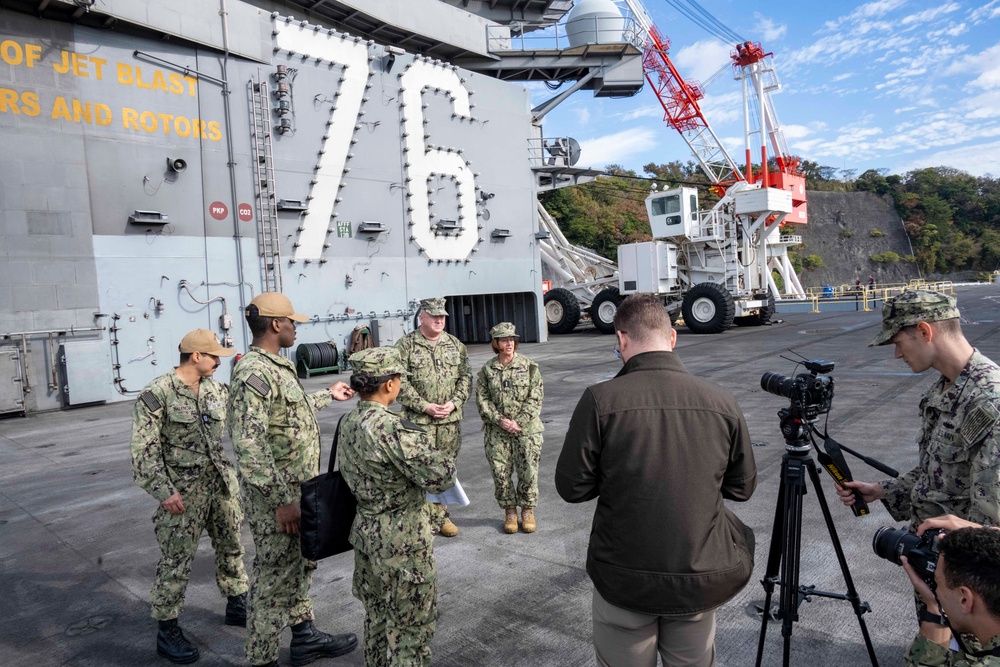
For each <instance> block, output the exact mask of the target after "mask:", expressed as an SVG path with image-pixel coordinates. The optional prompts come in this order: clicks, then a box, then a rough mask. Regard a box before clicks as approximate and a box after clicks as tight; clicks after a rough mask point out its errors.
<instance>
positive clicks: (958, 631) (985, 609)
mask: <svg viewBox="0 0 1000 667" xmlns="http://www.w3.org/2000/svg"><path fill="white" fill-rule="evenodd" d="M940 529H945V530H948V531H950V532H947V533H944V534H943V535H941V536H940V537H931V536H932V535H933V534H934V533H936V532H938V530H940ZM880 533H881V531H880ZM917 535H918V537H925V536H927V537H930V539H922V540H920V541H919V544H918V545H917V546H914V548H913V549H912V550H909V557H908V556H907V555H900V560H901V561H902V565H903V568H904V569H905V570H906V574H907V576H909V578H910V581H911V582H912V584H913V588H914V590H915V591H916V592H917V594H918V595H919V596H920V597H921V598H922V599H923V602H924V604H925V605H926V612H925V613H924V614H923V615H922V617H921V622H920V634H919V635H917V637H916V639H915V640H914V641H913V643H912V644H911V645H910V648H909V650H908V651H907V654H906V664H907V665H915V666H918V667H931V666H936V665H952V666H962V667H966V666H968V667H979V666H981V667H998V666H1000V530H996V529H994V528H984V527H982V526H979V525H978V524H975V523H972V522H970V521H965V520H964V519H959V518H958V517H955V516H952V515H946V516H944V517H938V518H936V519H929V520H927V521H925V522H924V523H922V524H921V525H920V526H919V528H918V529H917ZM910 539H911V540H916V539H917V538H913V537H912V536H911V537H910ZM877 540H878V537H876V541H877ZM922 547H927V548H926V549H922ZM901 551H902V552H903V553H906V552H907V550H905V549H903V550H901ZM933 554H936V555H937V559H936V562H935V561H934V560H933V558H932V557H931V558H928V557H927V556H928V555H933Z"/></svg>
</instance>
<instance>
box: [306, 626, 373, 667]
mask: <svg viewBox="0 0 1000 667" xmlns="http://www.w3.org/2000/svg"><path fill="white" fill-rule="evenodd" d="M357 646H358V638H357V636H356V635H354V633H352V632H348V633H347V634H346V635H328V634H327V633H325V632H320V631H319V630H317V629H316V628H315V627H314V626H313V622H312V621H302V622H301V623H298V624H296V625H293V626H292V665H294V667H301V665H308V664H309V663H310V662H312V661H313V660H319V659H320V658H336V657H337V656H338V655H344V654H345V653H350V652H351V651H353V650H354V649H355V648H357Z"/></svg>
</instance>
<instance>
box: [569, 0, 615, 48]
mask: <svg viewBox="0 0 1000 667" xmlns="http://www.w3.org/2000/svg"><path fill="white" fill-rule="evenodd" d="M624 27H625V19H624V18H622V13H621V10H620V9H618V6H617V5H615V3H614V2H612V0H576V2H575V3H573V9H571V10H569V13H568V14H567V15H566V37H567V38H569V45H570V46H584V45H585V44H617V43H619V42H621V41H622V30H623V29H624Z"/></svg>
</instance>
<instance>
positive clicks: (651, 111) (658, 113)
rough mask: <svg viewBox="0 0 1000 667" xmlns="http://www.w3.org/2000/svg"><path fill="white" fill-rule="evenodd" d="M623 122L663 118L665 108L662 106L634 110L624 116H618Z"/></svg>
mask: <svg viewBox="0 0 1000 667" xmlns="http://www.w3.org/2000/svg"><path fill="white" fill-rule="evenodd" d="M618 115H619V116H620V117H621V119H622V121H624V122H628V121H630V120H637V119H639V118H663V107H661V106H660V105H656V106H653V105H647V106H642V107H638V108H635V109H632V110H631V111H629V112H627V113H623V114H618Z"/></svg>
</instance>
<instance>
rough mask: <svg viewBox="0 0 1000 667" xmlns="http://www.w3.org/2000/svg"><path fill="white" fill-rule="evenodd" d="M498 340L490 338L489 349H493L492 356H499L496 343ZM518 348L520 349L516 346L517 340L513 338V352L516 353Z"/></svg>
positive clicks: (498, 348) (498, 345) (498, 347)
mask: <svg viewBox="0 0 1000 667" xmlns="http://www.w3.org/2000/svg"><path fill="white" fill-rule="evenodd" d="M498 340H500V339H499V338H491V339H490V347H492V348H493V353H494V354H500V343H498V342H497V341H498ZM518 347H520V346H519V345H518V342H517V338H515V339H514V351H515V352H517V348H518Z"/></svg>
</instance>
